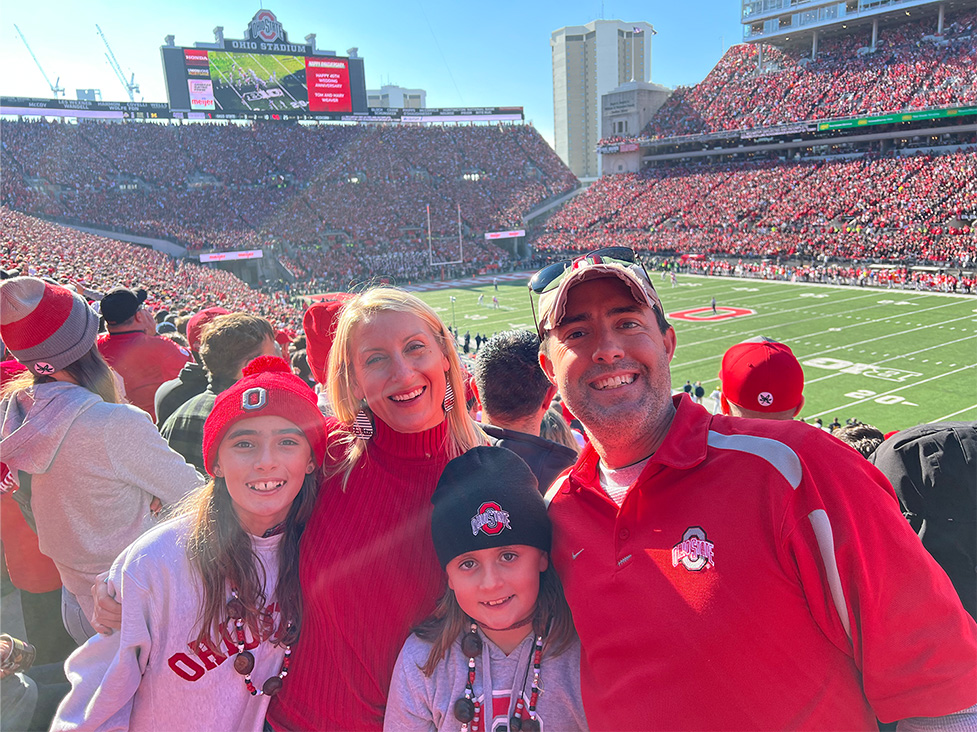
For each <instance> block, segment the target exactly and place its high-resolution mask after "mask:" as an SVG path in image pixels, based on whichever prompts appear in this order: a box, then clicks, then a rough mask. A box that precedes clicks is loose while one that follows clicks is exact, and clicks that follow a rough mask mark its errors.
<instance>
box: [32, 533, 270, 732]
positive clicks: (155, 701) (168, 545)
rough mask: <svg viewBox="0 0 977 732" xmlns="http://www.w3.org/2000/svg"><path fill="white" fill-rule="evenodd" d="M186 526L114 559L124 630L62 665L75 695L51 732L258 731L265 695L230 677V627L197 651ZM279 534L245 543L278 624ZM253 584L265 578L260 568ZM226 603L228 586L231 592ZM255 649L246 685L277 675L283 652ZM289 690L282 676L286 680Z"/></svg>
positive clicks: (250, 639) (196, 606)
mask: <svg viewBox="0 0 977 732" xmlns="http://www.w3.org/2000/svg"><path fill="white" fill-rule="evenodd" d="M188 527H189V520H188V519H185V518H184V519H175V520H172V521H167V522H165V523H163V524H161V525H160V526H158V527H157V528H155V529H153V530H152V531H150V532H148V533H146V534H144V535H143V536H141V537H140V538H139V539H138V540H137V541H136V542H135V543H133V545H132V546H130V547H129V548H128V549H126V551H125V552H123V554H122V555H121V556H120V557H119V558H118V560H116V562H115V564H114V565H113V567H112V571H111V574H110V575H109V584H110V585H111V588H110V589H114V590H115V591H116V593H117V596H118V597H119V599H121V601H122V630H120V631H117V632H115V633H113V634H112V635H96V636H94V637H93V638H89V640H88V642H87V643H85V644H84V645H83V646H81V647H80V648H79V649H77V650H76V651H75V652H74V653H73V654H71V656H70V657H69V658H68V661H67V663H66V664H65V671H66V673H67V676H68V681H70V682H71V691H70V692H69V693H68V696H67V697H65V699H64V700H63V701H62V702H61V706H60V707H59V708H58V712H57V715H56V716H55V718H54V723H53V724H52V726H51V730H52V732H63V731H66V730H74V731H79V732H80V731H81V730H158V731H159V732H169V731H170V730H182V731H183V732H193V731H194V730H200V731H201V732H204V731H205V730H206V731H209V730H218V729H219V730H253V731H254V732H260V730H261V728H262V725H263V724H264V719H265V712H266V711H267V708H268V701H269V698H268V697H267V696H264V695H260V696H251V694H250V693H249V692H248V690H247V687H246V686H245V685H244V677H243V676H241V675H240V674H239V673H237V671H235V670H234V657H235V655H236V654H237V648H236V647H235V645H234V640H235V636H234V629H233V626H231V625H230V624H228V627H227V628H226V629H225V631H224V633H223V634H222V637H221V638H218V639H214V640H212V641H211V643H210V644H209V646H204V647H200V646H197V645H196V644H195V643H193V639H195V638H196V635H197V631H198V628H199V617H198V615H199V612H200V602H201V597H202V591H201V581H200V575H199V574H198V573H197V572H196V570H195V569H194V568H193V567H192V566H191V564H190V561H189V560H188V559H187V551H186V536H187V531H188ZM281 538H282V535H281V534H279V535H277V536H272V537H268V538H258V537H251V540H252V546H253V547H254V550H255V553H256V554H257V556H258V560H259V561H260V562H261V564H262V565H263V566H264V568H265V597H266V598H268V599H267V609H268V610H269V612H272V617H273V618H274V621H275V625H276V626H277V624H278V622H279V614H278V611H277V603H275V601H274V587H275V585H276V583H277V582H278V546H279V543H280V541H281ZM258 576H259V578H260V577H261V576H262V572H261V570H259V571H258ZM228 598H230V588H228ZM271 630H273V629H272V628H266V629H264V632H263V633H262V635H263V636H266V637H265V638H263V639H262V640H261V641H260V642H257V643H256V642H255V638H254V636H253V634H252V632H251V631H250V629H248V630H246V631H245V638H246V643H245V647H246V648H248V649H249V650H250V651H251V653H253V654H254V658H255V666H254V671H253V672H252V674H251V679H252V681H253V682H254V685H255V686H256V687H257V688H259V689H260V688H261V686H262V684H264V682H265V680H266V679H268V678H269V677H271V676H276V675H277V674H278V672H279V670H280V669H281V666H282V659H283V658H284V656H285V650H284V648H282V647H281V646H276V645H273V644H272V643H271V642H270V641H269V640H267V635H269V634H270V631H271ZM284 683H286V684H287V683H288V678H287V677H286V678H285V679H284Z"/></svg>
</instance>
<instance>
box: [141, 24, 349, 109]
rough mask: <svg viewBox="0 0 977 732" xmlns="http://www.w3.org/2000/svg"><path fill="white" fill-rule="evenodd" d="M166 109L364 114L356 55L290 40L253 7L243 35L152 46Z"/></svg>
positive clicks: (279, 28)
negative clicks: (156, 49)
mask: <svg viewBox="0 0 977 732" xmlns="http://www.w3.org/2000/svg"><path fill="white" fill-rule="evenodd" d="M160 52H161V54H162V60H163V73H164V76H165V79H166V93H167V96H168V98H169V106H170V110H171V111H172V112H184V113H188V114H189V113H195V112H204V113H209V114H208V115H207V116H214V117H217V116H220V117H224V116H228V117H230V116H233V117H238V116H251V115H255V114H269V113H271V114H288V115H292V114H296V115H302V116H305V115H310V116H318V115H322V116H327V117H333V116H340V115H348V114H354V113H363V114H365V113H366V112H367V104H366V74H365V72H364V68H363V59H361V58H354V57H350V58H347V57H344V56H335V55H328V54H322V53H317V52H316V49H315V48H314V45H312V44H299V43H290V42H289V41H288V35H287V34H286V33H285V31H284V30H283V29H282V26H281V23H279V22H278V20H277V18H276V17H275V15H274V13H272V12H271V11H270V10H267V9H263V10H260V11H258V12H257V13H256V14H255V16H254V17H253V18H252V19H251V22H250V23H249V24H248V29H247V31H246V32H245V38H243V39H223V38H220V39H219V41H218V42H217V43H206V44H205V43H198V44H196V45H195V46H194V47H193V48H189V47H180V46H163V47H162V48H161V49H160Z"/></svg>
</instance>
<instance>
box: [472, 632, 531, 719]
mask: <svg viewBox="0 0 977 732" xmlns="http://www.w3.org/2000/svg"><path fill="white" fill-rule="evenodd" d="M461 652H462V653H464V654H465V655H466V656H468V680H467V682H466V683H465V695H464V696H463V697H460V698H459V699H458V700H457V701H455V703H454V707H453V712H454V715H455V719H457V720H458V721H459V722H461V732H481V725H482V705H481V704H480V703H479V702H478V701H476V700H475V690H474V686H475V659H476V658H478V657H479V656H481V655H482V639H481V637H479V635H478V626H477V625H475V623H472V624H471V632H469V633H465V635H464V637H463V638H462V639H461ZM542 660H543V636H541V635H538V636H536V645H535V647H534V648H533V653H532V656H530V663H531V664H532V666H533V686H532V689H531V690H530V694H529V710H528V712H527V710H526V703H525V702H524V701H523V696H524V695H525V692H526V679H525V677H524V678H523V682H522V690H521V691H520V692H519V697H518V698H517V699H516V708H515V710H514V712H513V714H512V717H510V718H509V729H510V730H512V732H539V728H540V727H539V720H537V719H536V702H537V701H539V692H540V687H539V667H540V664H541V662H542ZM526 671H527V675H528V671H529V669H528V668H527V669H526ZM513 691H514V689H513Z"/></svg>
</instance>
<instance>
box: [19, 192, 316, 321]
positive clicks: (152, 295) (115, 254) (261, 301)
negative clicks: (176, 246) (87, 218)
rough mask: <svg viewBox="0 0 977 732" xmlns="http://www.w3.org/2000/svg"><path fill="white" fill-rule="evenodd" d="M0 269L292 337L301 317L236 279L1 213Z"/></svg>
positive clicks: (277, 294) (284, 299)
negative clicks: (216, 312)
mask: <svg viewBox="0 0 977 732" xmlns="http://www.w3.org/2000/svg"><path fill="white" fill-rule="evenodd" d="M0 244H2V250H0V267H2V268H3V269H4V270H18V271H19V272H20V273H21V274H24V275H28V274H30V275H33V276H36V277H52V278H54V279H56V280H57V281H59V282H62V283H71V284H75V285H77V286H78V287H79V288H81V289H86V290H96V291H98V292H103V293H104V292H107V291H108V290H110V289H111V288H113V287H116V286H123V287H129V288H138V287H141V288H144V289H145V290H146V291H147V292H148V293H149V299H148V300H147V301H146V306H147V307H149V308H150V309H151V310H153V311H156V310H164V309H165V310H168V311H170V312H178V311H183V310H186V311H191V312H193V311H197V310H201V309H203V308H206V307H211V306H221V307H224V308H227V309H228V310H231V311H238V310H240V311H243V312H248V313H253V314H255V315H260V316H262V317H264V318H267V319H268V321H269V322H270V323H272V324H273V325H274V326H275V327H276V328H279V329H292V330H298V328H299V327H300V323H301V319H302V314H301V312H299V311H298V310H296V308H295V307H293V305H292V304H291V303H290V301H289V297H288V295H287V294H286V293H285V292H284V291H271V292H267V293H266V292H260V291H257V290H254V289H252V288H251V287H249V286H248V285H247V284H245V283H244V281H242V280H241V279H239V278H238V277H236V276H235V275H233V274H231V273H230V272H227V271H225V270H220V269H211V268H208V267H203V266H201V265H199V264H194V263H192V262H189V261H187V260H185V259H174V258H172V257H169V256H166V255H165V254H162V253H160V252H157V251H155V250H153V249H149V248H147V247H141V246H136V245H133V244H127V243H125V242H121V241H116V240H114V239H108V238H105V237H102V236H95V235H93V234H87V233H85V232H81V231H78V230H76V229H72V228H69V227H66V226H61V225H59V224H53V223H50V222H48V221H44V220H42V219H38V218H35V217H33V216H27V215H25V214H22V213H19V212H17V211H12V210H11V209H9V208H7V207H6V206H2V207H0Z"/></svg>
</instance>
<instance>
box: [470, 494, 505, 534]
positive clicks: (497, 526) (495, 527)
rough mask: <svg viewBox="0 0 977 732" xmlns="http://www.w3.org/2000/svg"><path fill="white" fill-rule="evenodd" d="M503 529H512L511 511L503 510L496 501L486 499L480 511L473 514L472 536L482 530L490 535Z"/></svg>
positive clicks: (479, 508)
mask: <svg viewBox="0 0 977 732" xmlns="http://www.w3.org/2000/svg"><path fill="white" fill-rule="evenodd" d="M503 529H510V530H511V529H512V527H511V526H510V525H509V512H508V511H503V510H502V506H500V505H499V504H498V503H496V502H495V501H486V502H485V503H483V504H482V505H481V506H479V507H478V513H477V514H475V515H474V516H472V536H477V535H478V532H479V531H482V532H484V533H486V534H488V535H489V536H495V535H496V534H498V533H500V532H501V531H502V530H503Z"/></svg>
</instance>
